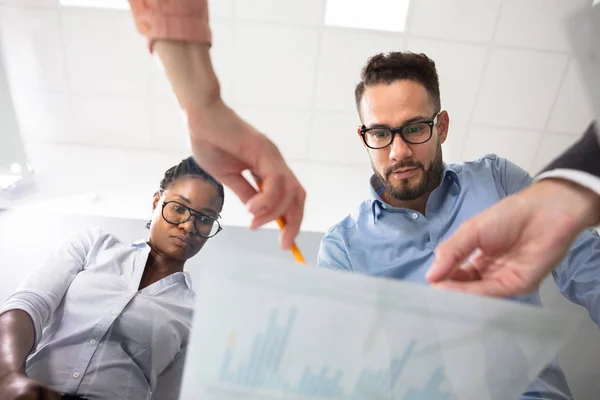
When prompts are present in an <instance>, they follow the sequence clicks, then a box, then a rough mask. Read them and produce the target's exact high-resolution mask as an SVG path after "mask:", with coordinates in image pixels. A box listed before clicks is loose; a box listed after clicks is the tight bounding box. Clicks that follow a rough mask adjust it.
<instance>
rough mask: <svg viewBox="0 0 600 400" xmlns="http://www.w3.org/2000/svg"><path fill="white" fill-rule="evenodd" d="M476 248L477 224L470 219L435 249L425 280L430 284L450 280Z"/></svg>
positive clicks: (477, 237) (477, 242) (477, 239)
mask: <svg viewBox="0 0 600 400" xmlns="http://www.w3.org/2000/svg"><path fill="white" fill-rule="evenodd" d="M478 246H479V234H478V229H477V224H476V223H475V221H474V220H473V219H470V220H468V221H466V222H465V223H463V224H462V226H461V227H460V228H459V229H458V230H457V231H456V232H455V233H454V234H453V235H452V236H451V237H450V238H449V239H448V240H446V241H444V242H443V243H442V244H440V245H439V246H438V247H437V248H436V249H435V259H434V261H433V264H432V265H431V267H430V268H429V271H428V272H427V274H426V275H425V278H426V279H427V280H428V281H429V282H432V283H433V282H440V281H443V280H446V279H448V278H450V276H451V275H452V273H453V271H454V270H455V269H456V268H459V267H460V266H461V264H462V263H463V262H464V261H465V260H466V259H467V257H469V256H470V255H471V253H473V251H475V249H476V248H477V247H478Z"/></svg>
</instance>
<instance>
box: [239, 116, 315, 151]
mask: <svg viewBox="0 0 600 400" xmlns="http://www.w3.org/2000/svg"><path fill="white" fill-rule="evenodd" d="M235 110H236V111H237V112H238V113H239V114H240V116H241V117H242V118H244V119H245V120H246V121H248V122H249V123H250V124H251V125H252V126H254V127H255V128H256V129H258V130H259V131H261V132H263V133H264V134H265V135H267V136H268V137H269V138H271V140H273V142H274V143H275V144H276V145H277V147H279V150H280V151H281V153H282V154H283V156H284V157H285V159H286V160H306V158H307V156H308V154H307V153H308V137H309V133H310V118H311V115H310V112H309V111H295V110H288V109H285V108H274V107H253V106H248V105H244V106H239V107H235Z"/></svg>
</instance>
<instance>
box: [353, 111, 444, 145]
mask: <svg viewBox="0 0 600 400" xmlns="http://www.w3.org/2000/svg"><path fill="white" fill-rule="evenodd" d="M439 115H440V113H439V112H437V113H435V115H434V116H433V118H431V120H430V121H419V122H411V123H410V124H406V125H404V126H401V127H399V128H367V127H366V126H364V125H363V126H362V128H360V135H361V136H362V138H363V141H364V142H365V145H367V147H369V148H371V149H375V150H379V149H384V148H386V147H388V146H389V145H391V144H392V143H393V142H394V138H395V136H396V135H397V134H398V135H400V137H401V138H402V140H404V141H405V142H406V143H409V144H423V143H425V142H428V141H429V139H431V137H432V136H433V127H434V126H436V125H437V118H438V116H439Z"/></svg>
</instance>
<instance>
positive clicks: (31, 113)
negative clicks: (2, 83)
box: [12, 90, 75, 143]
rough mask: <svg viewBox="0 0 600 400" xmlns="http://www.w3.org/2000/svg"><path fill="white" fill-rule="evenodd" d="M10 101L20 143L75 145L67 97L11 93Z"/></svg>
mask: <svg viewBox="0 0 600 400" xmlns="http://www.w3.org/2000/svg"><path fill="white" fill-rule="evenodd" d="M12 98H13V104H14V107H15V112H16V115H17V120H18V122H19V128H20V130H21V134H22V135H23V138H24V139H26V140H28V141H35V142H38V141H39V142H61V143H73V142H74V141H75V135H74V131H73V125H72V121H71V112H70V111H71V109H70V100H69V96H68V95H67V94H65V93H51V92H40V91H27V90H14V91H12Z"/></svg>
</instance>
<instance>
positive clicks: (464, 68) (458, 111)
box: [407, 38, 487, 122]
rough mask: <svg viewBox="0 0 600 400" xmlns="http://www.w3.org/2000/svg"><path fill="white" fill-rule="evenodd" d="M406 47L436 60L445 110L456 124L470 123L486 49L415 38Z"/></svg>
mask: <svg viewBox="0 0 600 400" xmlns="http://www.w3.org/2000/svg"><path fill="white" fill-rule="evenodd" d="M407 47H408V50H410V51H413V52H416V53H425V54H426V55H427V56H428V57H429V58H431V59H432V60H433V61H435V64H436V67H437V70H438V75H439V79H440V93H441V97H442V108H444V109H446V110H448V113H449V114H450V117H451V118H452V119H453V120H455V121H461V122H467V121H469V120H470V118H471V114H472V110H473V106H474V105H475V97H476V95H477V89H478V88H479V85H480V82H481V76H482V75H483V69H484V65H485V58H486V53H487V48H486V47H485V46H481V45H468V44H459V43H443V42H439V41H433V40H424V39H415V38H409V40H408V46H407Z"/></svg>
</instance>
